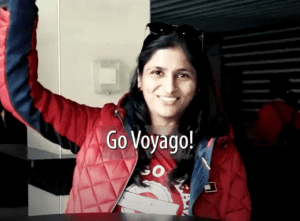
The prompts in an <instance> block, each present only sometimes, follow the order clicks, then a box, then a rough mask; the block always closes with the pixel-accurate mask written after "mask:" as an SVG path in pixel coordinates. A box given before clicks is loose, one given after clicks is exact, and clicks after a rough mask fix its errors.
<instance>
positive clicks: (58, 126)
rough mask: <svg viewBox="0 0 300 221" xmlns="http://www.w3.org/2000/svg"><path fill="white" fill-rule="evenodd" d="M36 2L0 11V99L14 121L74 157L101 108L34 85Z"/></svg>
mask: <svg viewBox="0 0 300 221" xmlns="http://www.w3.org/2000/svg"><path fill="white" fill-rule="evenodd" d="M37 12H38V8H37V7H36V5H35V0H10V1H9V2H8V7H7V8H1V9H0V95H1V96H0V99H1V103H2V104H3V106H4V108H5V109H6V110H8V111H9V112H11V113H12V114H13V115H14V117H16V118H17V119H18V120H20V121H21V122H22V123H24V124H25V125H26V126H30V127H32V128H33V129H34V130H36V131H37V132H39V133H40V134H41V135H42V136H44V137H45V138H47V139H48V140H50V141H52V142H54V143H57V144H59V145H60V146H61V147H63V148H65V149H70V150H71V151H72V152H73V153H77V152H78V150H79V147H80V146H81V145H82V143H83V141H84V139H85V135H86V130H87V127H88V122H94V120H95V119H91V118H97V117H98V116H99V114H100V110H101V109H100V108H92V107H87V106H85V105H79V104H77V103H75V102H73V101H70V100H68V99H66V98H64V97H62V96H59V95H56V94H53V93H52V92H50V91H49V90H47V89H45V88H44V87H43V86H42V85H41V84H40V83H39V82H38V81H37V78H38V76H37V66H38V57H37V51H36V28H37V21H38V16H37Z"/></svg>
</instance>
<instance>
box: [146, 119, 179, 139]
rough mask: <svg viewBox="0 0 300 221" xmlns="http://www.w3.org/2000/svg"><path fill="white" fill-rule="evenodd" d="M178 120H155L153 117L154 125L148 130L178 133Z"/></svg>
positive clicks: (156, 132) (153, 132) (151, 131)
mask: <svg viewBox="0 0 300 221" xmlns="http://www.w3.org/2000/svg"><path fill="white" fill-rule="evenodd" d="M177 130H178V120H170V119H168V120H161V119H159V120H154V119H152V125H151V127H150V128H148V132H149V133H152V134H158V135H171V134H177V133H178V131H177Z"/></svg>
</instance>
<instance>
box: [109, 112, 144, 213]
mask: <svg viewBox="0 0 300 221" xmlns="http://www.w3.org/2000/svg"><path fill="white" fill-rule="evenodd" d="M115 115H116V116H118V118H119V120H120V121H121V123H122V125H123V128H124V130H125V127H124V123H123V120H122V118H121V117H120V115H119V113H118V110H115ZM125 131H126V130H125ZM135 151H136V154H137V156H138V152H137V150H135ZM137 161H138V159H137V160H136V162H135V164H134V167H133V170H132V172H131V174H130V176H129V179H128V180H127V182H126V184H125V186H124V188H123V190H122V193H121V194H120V196H119V197H118V200H117V201H116V203H115V205H114V206H113V208H112V210H111V211H110V212H112V211H113V210H114V209H115V208H116V205H117V203H118V202H119V200H120V198H121V197H122V195H123V192H124V190H125V188H126V186H127V184H128V182H129V180H130V178H131V176H132V174H133V171H134V170H135V167H136V164H137Z"/></svg>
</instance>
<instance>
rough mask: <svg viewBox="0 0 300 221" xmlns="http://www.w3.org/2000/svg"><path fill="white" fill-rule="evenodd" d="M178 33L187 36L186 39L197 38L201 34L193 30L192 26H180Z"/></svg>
mask: <svg viewBox="0 0 300 221" xmlns="http://www.w3.org/2000/svg"><path fill="white" fill-rule="evenodd" d="M178 31H179V32H180V33H181V34H183V35H185V36H187V37H191V38H198V37H199V35H200V34H201V32H200V31H199V30H197V29H195V28H193V27H192V26H189V25H181V26H179V27H178Z"/></svg>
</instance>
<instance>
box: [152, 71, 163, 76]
mask: <svg viewBox="0 0 300 221" xmlns="http://www.w3.org/2000/svg"><path fill="white" fill-rule="evenodd" d="M151 74H154V75H157V76H161V75H162V74H163V73H162V71H161V70H153V71H151Z"/></svg>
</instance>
